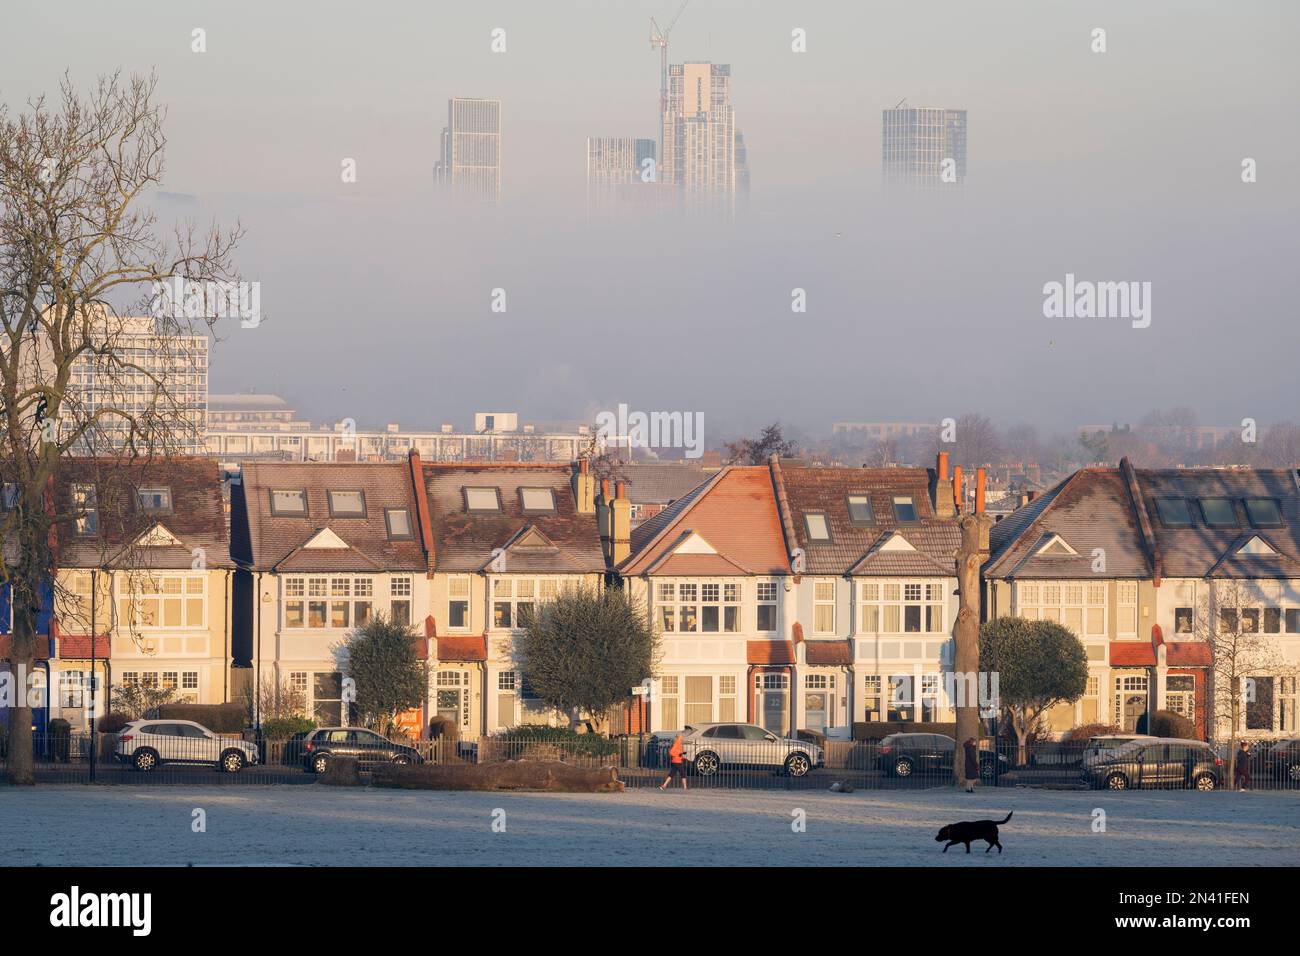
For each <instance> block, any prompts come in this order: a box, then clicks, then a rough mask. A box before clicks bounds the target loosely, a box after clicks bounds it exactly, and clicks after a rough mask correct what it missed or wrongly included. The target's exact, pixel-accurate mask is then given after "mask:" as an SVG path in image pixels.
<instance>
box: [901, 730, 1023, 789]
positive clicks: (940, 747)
mask: <svg viewBox="0 0 1300 956" xmlns="http://www.w3.org/2000/svg"><path fill="white" fill-rule="evenodd" d="M956 751H957V742H956V741H955V740H953V739H952V738H951V737H949V736H947V735H946V734H890V735H889V736H888V737H885V738H883V739H882V740H881V741H880V746H879V749H878V750H877V751H876V754H877V762H878V765H879V767H880V770H881V771H882V772H883V773H886V774H890V775H892V776H895V777H914V776H939V775H940V774H951V773H952V758H953V754H954V753H956ZM963 759H964V758H963ZM995 768H996V769H995ZM1010 769H1011V762H1010V761H1009V760H1007V758H1006V757H1004V756H1002V755H1001V754H995V753H993V751H991V750H981V751H980V779H981V780H992V779H993V775H994V773H1006V772H1008V771H1009V770H1010Z"/></svg>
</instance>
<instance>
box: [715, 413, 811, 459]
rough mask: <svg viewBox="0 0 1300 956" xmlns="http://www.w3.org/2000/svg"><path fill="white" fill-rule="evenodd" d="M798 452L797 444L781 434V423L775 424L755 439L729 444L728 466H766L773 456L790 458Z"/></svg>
mask: <svg viewBox="0 0 1300 956" xmlns="http://www.w3.org/2000/svg"><path fill="white" fill-rule="evenodd" d="M798 451H799V449H798V448H797V447H796V446H795V443H794V442H793V441H788V440H787V439H786V438H785V436H784V435H782V434H781V423H780V422H773V423H772V424H771V425H768V426H767V427H766V428H764V429H763V430H762V431H761V432H759V434H758V435H757V436H756V437H754V438H742V439H740V440H738V441H734V442H727V464H729V465H765V464H767V460H768V459H769V458H771V457H772V456H773V455H779V456H780V457H782V458H790V457H793V456H794V455H796V454H798Z"/></svg>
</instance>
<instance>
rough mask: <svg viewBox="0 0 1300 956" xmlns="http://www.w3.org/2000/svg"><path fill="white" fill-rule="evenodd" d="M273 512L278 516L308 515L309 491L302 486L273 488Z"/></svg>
mask: <svg viewBox="0 0 1300 956" xmlns="http://www.w3.org/2000/svg"><path fill="white" fill-rule="evenodd" d="M271 514H273V515H275V516H276V517H300V518H305V517H306V516H307V492H306V491H305V490H304V489H302V488H287V489H275V488H273V489H271Z"/></svg>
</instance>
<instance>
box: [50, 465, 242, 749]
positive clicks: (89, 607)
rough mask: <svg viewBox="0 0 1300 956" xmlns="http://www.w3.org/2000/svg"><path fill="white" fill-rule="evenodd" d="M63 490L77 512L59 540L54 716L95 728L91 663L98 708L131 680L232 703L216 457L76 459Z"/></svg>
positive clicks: (227, 584) (61, 503)
mask: <svg viewBox="0 0 1300 956" xmlns="http://www.w3.org/2000/svg"><path fill="white" fill-rule="evenodd" d="M54 493H55V497H56V502H57V505H56V506H57V507H59V508H60V509H61V510H63V511H65V512H67V513H76V514H77V515H79V517H78V518H77V520H76V521H75V523H73V524H70V525H61V526H60V528H59V531H58V537H57V540H56V546H55V561H56V572H55V575H54V580H55V587H54V591H53V603H54V614H53V616H52V618H51V619H50V621H49V635H50V639H51V640H50V643H51V646H52V652H53V653H52V656H51V659H50V665H51V670H50V675H49V680H50V691H51V693H50V699H49V702H50V710H49V716H50V717H62V718H63V719H65V720H67V721H68V722H69V723H70V724H71V725H72V727H73V729H74V730H86V729H89V728H88V707H89V703H90V699H89V693H88V691H89V682H90V676H91V673H92V666H93V673H94V674H95V675H96V678H97V684H96V687H97V690H96V693H97V697H98V700H97V704H98V708H99V712H100V713H101V714H102V713H104V712H106V711H107V710H108V709H110V707H111V705H112V701H111V696H108V697H106V696H105V695H104V691H105V690H106V689H108V690H110V691H111V689H112V688H113V687H115V686H124V685H128V686H129V685H142V686H148V687H157V688H165V689H169V690H172V691H173V692H174V699H176V700H183V701H189V702H192V703H200V704H213V703H222V702H224V701H227V700H229V699H230V696H229V695H230V690H231V673H230V660H231V657H230V649H231V610H232V603H231V594H232V588H233V574H234V570H235V566H234V563H233V562H232V561H231V558H230V551H229V545H228V541H229V538H228V534H227V530H226V517H225V511H224V507H223V504H222V498H221V478H220V474H219V472H218V468H217V463H216V462H214V461H210V460H205V459H198V458H167V459H156V460H147V461H146V460H118V459H93V458H75V459H69V460H68V461H67V462H66V463H65V464H64V466H63V468H62V470H61V477H60V481H59V484H58V485H57V486H56V488H55V489H54ZM92 642H93V645H92ZM92 658H93V664H92Z"/></svg>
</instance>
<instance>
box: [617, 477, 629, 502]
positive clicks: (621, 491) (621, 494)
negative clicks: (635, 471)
mask: <svg viewBox="0 0 1300 956" xmlns="http://www.w3.org/2000/svg"><path fill="white" fill-rule="evenodd" d="M614 497H615V498H619V499H622V498H626V497H627V482H626V481H622V480H619V481H616V482H614Z"/></svg>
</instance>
